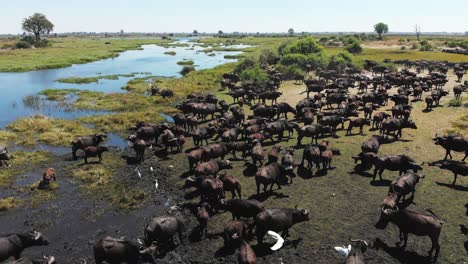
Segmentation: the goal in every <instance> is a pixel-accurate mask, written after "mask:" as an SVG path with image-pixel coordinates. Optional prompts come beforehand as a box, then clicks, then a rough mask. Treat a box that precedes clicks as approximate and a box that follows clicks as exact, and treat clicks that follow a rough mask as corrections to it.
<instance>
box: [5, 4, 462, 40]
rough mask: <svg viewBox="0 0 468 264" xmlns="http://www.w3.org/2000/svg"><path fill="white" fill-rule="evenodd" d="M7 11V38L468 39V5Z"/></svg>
mask: <svg viewBox="0 0 468 264" xmlns="http://www.w3.org/2000/svg"><path fill="white" fill-rule="evenodd" d="M2 2H3V3H1V5H0V10H1V15H0V34H17V33H22V30H21V21H22V20H23V18H25V17H27V16H30V15H32V14H33V13H35V12H39V13H43V14H45V15H46V16H47V17H48V19H49V20H50V21H51V22H52V23H53V24H54V25H55V28H54V32H56V33H63V32H117V31H120V30H121V29H123V30H124V31H125V32H192V31H193V30H194V29H196V30H198V31H199V32H217V31H218V30H222V31H223V32H286V31H287V30H288V29H289V28H293V29H294V30H295V31H296V32H302V31H305V32H350V31H354V32H370V31H373V25H374V24H376V23H377V22H384V23H386V24H388V26H389V29H390V32H392V31H393V32H412V31H413V30H414V25H415V24H419V25H421V31H423V32H466V31H468V0H444V1H440V0H439V1H435V0H386V1H381V0H351V1H345V0H320V1H316V0H234V1H232V0H231V1H225V0H165V1H161V0H12V1H2Z"/></svg>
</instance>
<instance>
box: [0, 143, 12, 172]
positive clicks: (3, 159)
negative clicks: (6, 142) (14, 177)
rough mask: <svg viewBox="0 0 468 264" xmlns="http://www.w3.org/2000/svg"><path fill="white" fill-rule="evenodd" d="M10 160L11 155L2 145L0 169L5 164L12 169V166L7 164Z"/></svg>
mask: <svg viewBox="0 0 468 264" xmlns="http://www.w3.org/2000/svg"><path fill="white" fill-rule="evenodd" d="M10 159H11V155H10V153H8V149H7V148H6V147H5V146H3V145H0V167H1V166H3V164H5V166H7V167H10V164H8V162H7V161H8V160H10Z"/></svg>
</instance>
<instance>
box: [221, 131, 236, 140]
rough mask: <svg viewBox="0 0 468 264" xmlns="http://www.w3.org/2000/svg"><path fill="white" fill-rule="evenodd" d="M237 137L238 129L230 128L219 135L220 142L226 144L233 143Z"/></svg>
mask: <svg viewBox="0 0 468 264" xmlns="http://www.w3.org/2000/svg"><path fill="white" fill-rule="evenodd" d="M238 136H239V132H238V129H237V128H231V129H227V130H226V131H224V132H223V134H222V135H221V140H222V141H223V142H226V143H228V142H235V141H236V140H237V137H238Z"/></svg>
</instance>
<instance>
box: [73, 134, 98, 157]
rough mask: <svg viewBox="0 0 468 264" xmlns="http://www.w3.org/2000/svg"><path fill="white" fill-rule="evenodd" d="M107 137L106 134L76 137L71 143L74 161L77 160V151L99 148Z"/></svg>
mask: <svg viewBox="0 0 468 264" xmlns="http://www.w3.org/2000/svg"><path fill="white" fill-rule="evenodd" d="M105 137H107V136H106V135H104V134H95V135H89V136H82V137H76V138H75V139H73V141H72V142H71V144H72V154H73V159H75V160H76V159H77V157H76V151H77V150H79V149H82V150H84V149H85V148H86V147H90V146H93V147H97V146H98V145H99V144H100V143H101V142H103V141H104V138H105Z"/></svg>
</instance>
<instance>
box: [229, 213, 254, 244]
mask: <svg viewBox="0 0 468 264" xmlns="http://www.w3.org/2000/svg"><path fill="white" fill-rule="evenodd" d="M254 225H255V222H254V221H253V220H252V219H247V220H243V221H230V222H228V223H227V224H225V225H224V232H223V239H224V246H225V247H230V246H232V245H233V244H234V242H235V241H237V240H239V239H244V238H246V237H247V235H249V234H250V233H251V232H252V229H253V227H254Z"/></svg>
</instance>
